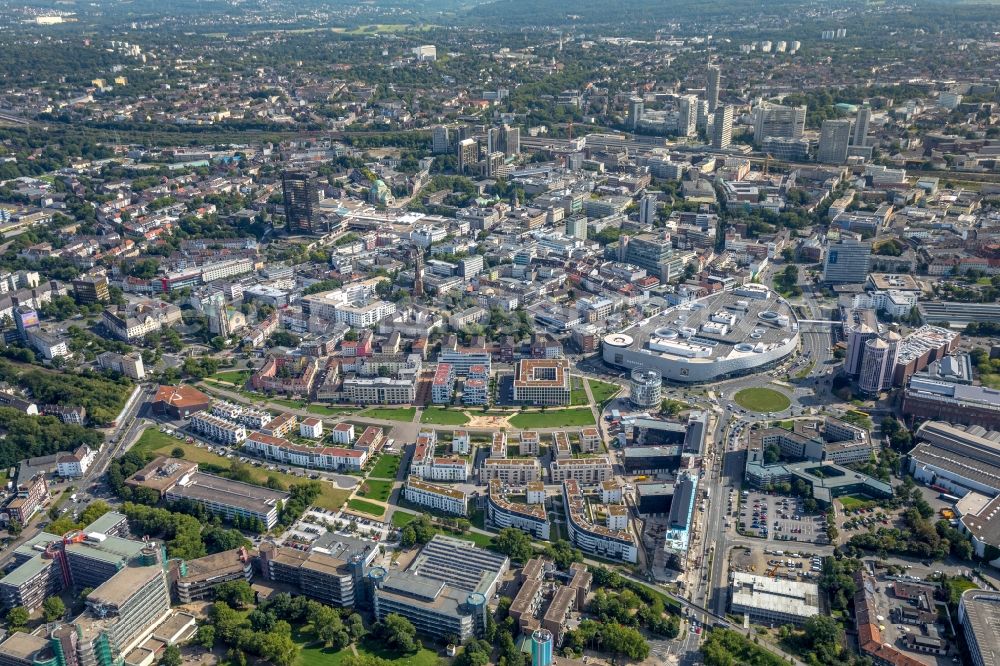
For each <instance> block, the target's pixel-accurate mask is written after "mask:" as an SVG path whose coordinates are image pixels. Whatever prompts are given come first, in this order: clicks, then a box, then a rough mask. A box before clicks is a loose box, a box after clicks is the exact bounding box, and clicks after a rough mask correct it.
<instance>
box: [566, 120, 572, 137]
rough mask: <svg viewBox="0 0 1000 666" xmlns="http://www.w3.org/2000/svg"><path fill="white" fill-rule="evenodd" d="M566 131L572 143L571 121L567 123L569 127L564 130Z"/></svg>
mask: <svg viewBox="0 0 1000 666" xmlns="http://www.w3.org/2000/svg"><path fill="white" fill-rule="evenodd" d="M566 131H567V132H568V133H569V140H570V141H572V140H573V121H572V120H571V121H569V126H568V127H567V128H566Z"/></svg>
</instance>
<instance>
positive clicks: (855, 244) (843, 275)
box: [823, 238, 872, 284]
mask: <svg viewBox="0 0 1000 666" xmlns="http://www.w3.org/2000/svg"><path fill="white" fill-rule="evenodd" d="M871 255H872V244H871V243H869V242H866V241H858V240H854V239H852V238H844V239H841V241H840V242H839V243H837V244H836V245H831V246H830V248H829V250H827V253H826V263H825V264H824V265H823V282H826V283H827V284H854V283H861V282H864V281H865V280H866V279H867V278H868V268H869V263H870V261H871Z"/></svg>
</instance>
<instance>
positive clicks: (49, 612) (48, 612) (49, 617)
mask: <svg viewBox="0 0 1000 666" xmlns="http://www.w3.org/2000/svg"><path fill="white" fill-rule="evenodd" d="M65 614H66V604H64V603H63V600H62V599H60V598H59V597H47V598H46V599H45V601H43V602H42V615H44V616H45V621H46V622H55V621H56V620H58V619H60V618H61V617H62V616H63V615H65Z"/></svg>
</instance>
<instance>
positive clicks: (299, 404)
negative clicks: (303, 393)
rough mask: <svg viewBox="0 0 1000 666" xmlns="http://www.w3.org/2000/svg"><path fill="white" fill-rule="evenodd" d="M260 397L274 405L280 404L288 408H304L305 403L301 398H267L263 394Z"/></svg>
mask: <svg viewBox="0 0 1000 666" xmlns="http://www.w3.org/2000/svg"><path fill="white" fill-rule="evenodd" d="M261 398H263V399H264V400H267V401H268V402H271V403H274V404H275V405H281V406H283V407H288V408H290V409H304V408H305V407H306V403H305V402H304V401H302V400H289V399H288V398H268V397H267V396H265V395H261Z"/></svg>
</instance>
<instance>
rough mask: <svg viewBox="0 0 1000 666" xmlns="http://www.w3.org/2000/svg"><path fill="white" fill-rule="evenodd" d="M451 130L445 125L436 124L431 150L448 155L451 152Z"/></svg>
mask: <svg viewBox="0 0 1000 666" xmlns="http://www.w3.org/2000/svg"><path fill="white" fill-rule="evenodd" d="M451 138H452V137H451V130H450V129H448V128H447V127H445V126H444V125H435V126H434V129H433V130H432V133H431V152H432V153H434V154H435V155H446V154H448V153H450V152H451Z"/></svg>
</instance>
